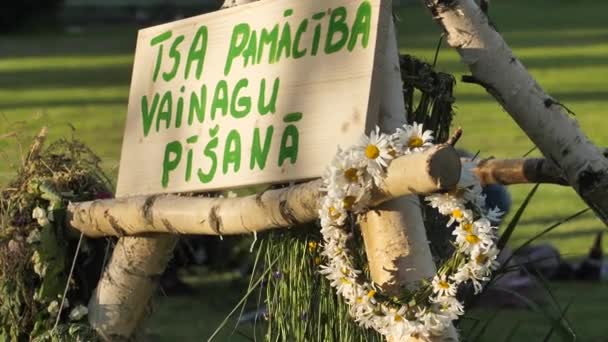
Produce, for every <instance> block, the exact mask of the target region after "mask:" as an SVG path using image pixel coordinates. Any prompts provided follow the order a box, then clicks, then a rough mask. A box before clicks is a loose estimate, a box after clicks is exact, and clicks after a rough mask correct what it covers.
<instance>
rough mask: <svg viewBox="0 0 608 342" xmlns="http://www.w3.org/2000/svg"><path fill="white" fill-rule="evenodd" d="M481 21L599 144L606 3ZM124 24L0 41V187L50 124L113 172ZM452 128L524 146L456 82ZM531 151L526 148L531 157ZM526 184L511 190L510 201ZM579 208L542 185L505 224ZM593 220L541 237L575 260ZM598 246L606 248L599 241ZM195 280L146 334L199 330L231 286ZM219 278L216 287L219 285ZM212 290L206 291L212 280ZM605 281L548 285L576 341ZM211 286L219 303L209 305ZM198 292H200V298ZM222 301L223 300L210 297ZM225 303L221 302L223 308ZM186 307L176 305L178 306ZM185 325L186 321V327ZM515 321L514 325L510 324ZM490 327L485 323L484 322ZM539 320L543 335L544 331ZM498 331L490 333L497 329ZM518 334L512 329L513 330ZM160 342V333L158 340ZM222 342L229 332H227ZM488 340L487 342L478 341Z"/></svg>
mask: <svg viewBox="0 0 608 342" xmlns="http://www.w3.org/2000/svg"><path fill="white" fill-rule="evenodd" d="M490 12H491V16H492V19H493V21H494V22H495V23H496V25H497V27H498V28H499V30H500V31H501V33H503V35H504V37H505V38H506V40H507V41H508V42H509V44H510V45H511V47H512V48H513V49H514V51H515V53H516V55H517V56H518V57H519V58H520V59H521V60H522V61H523V63H524V64H525V65H527V66H528V67H529V69H530V71H531V72H532V74H533V75H534V76H535V77H536V78H537V80H538V81H539V82H540V84H541V85H542V86H543V87H544V88H545V89H546V90H547V91H548V92H549V93H550V94H552V95H553V96H554V97H555V98H556V99H558V100H559V101H561V102H562V103H564V104H565V105H567V106H568V107H569V108H570V109H572V110H573V111H574V112H575V113H576V119H577V120H578V122H579V124H580V125H581V127H582V129H583V130H584V131H585V132H586V133H587V134H588V136H589V137H590V138H591V140H592V141H594V142H595V143H596V144H598V145H601V146H608V135H607V134H605V133H604V130H605V127H606V124H607V123H608V119H606V114H607V109H606V108H608V25H606V18H605V14H606V13H608V3H603V2H598V1H590V0H578V1H565V0H554V1H540V0H539V1H523V0H508V1H507V0H495V1H492V6H491V9H490ZM399 16H400V18H401V22H400V25H399V43H400V47H401V51H402V52H404V53H409V54H412V55H415V56H417V57H419V58H423V59H425V60H427V61H432V60H433V56H434V53H435V46H436V44H437V41H438V38H439V34H440V31H439V29H438V27H437V25H436V24H434V23H433V22H432V20H431V18H430V16H429V15H428V14H427V13H425V11H424V9H423V8H422V6H420V5H419V4H417V3H415V4H412V5H411V6H407V7H405V8H403V9H401V10H400V11H399ZM135 39H136V28H135V27H125V26H121V27H113V28H109V27H101V28H86V29H85V30H84V31H83V32H82V33H73V34H67V33H63V32H47V33H36V34H15V35H8V36H0V158H2V159H0V160H2V163H1V164H0V182H1V183H6V181H7V180H8V179H10V177H11V176H12V174H13V170H14V168H15V166H16V165H17V164H18V163H19V158H20V156H21V155H22V154H23V152H22V151H23V149H26V148H27V146H28V144H29V142H30V140H31V137H32V136H33V135H34V134H35V133H36V132H37V131H38V130H39V129H40V127H41V126H43V125H47V126H49V127H50V132H51V139H54V138H59V137H68V136H71V135H72V130H73V129H75V134H76V136H77V137H78V138H80V139H82V140H84V141H85V142H86V143H88V144H89V145H90V146H91V147H92V148H93V149H94V150H95V151H96V152H97V153H99V155H100V156H101V157H102V158H103V161H104V165H105V167H106V169H107V170H108V171H109V172H110V173H111V174H113V175H116V172H117V166H118V161H119V155H120V145H121V140H122V135H123V126H124V121H125V114H126V108H127V98H128V91H129V82H130V77H131V65H132V59H133V51H134V44H135ZM437 68H438V69H439V70H442V71H446V72H450V73H454V74H455V75H456V77H457V79H459V78H460V76H461V75H462V74H465V73H466V70H465V68H464V67H463V66H462V65H461V64H460V63H459V60H458V56H457V54H456V53H455V52H454V51H452V50H450V49H449V48H447V47H445V46H444V47H443V48H442V49H441V51H440V54H439V59H438V63H437ZM455 96H456V99H457V102H456V104H457V108H456V110H457V117H456V123H455V125H457V126H462V127H463V128H464V130H465V134H464V137H463V139H462V140H461V142H460V143H459V144H461V146H462V147H465V148H467V149H469V150H472V151H478V150H479V151H480V153H481V155H482V156H495V157H501V158H502V157H504V158H514V157H520V156H522V155H523V154H524V153H525V152H527V151H528V150H529V149H530V148H531V147H532V146H533V145H532V143H531V142H530V140H529V139H528V138H527V137H526V136H525V135H524V134H523V133H522V132H521V131H520V130H519V128H518V127H517V126H516V125H515V123H514V122H513V121H512V120H511V118H510V117H509V115H508V114H507V113H505V112H504V111H503V110H502V109H501V108H500V107H499V106H498V105H497V104H496V102H495V101H494V99H493V98H492V97H490V96H489V95H488V94H486V93H485V92H484V91H483V89H481V88H480V87H479V86H475V85H469V84H463V83H458V85H457V88H456V93H455ZM533 155H538V154H533ZM529 190H530V186H514V187H512V188H511V191H512V197H513V199H514V207H515V208H516V207H517V206H518V205H519V203H521V201H522V199H523V198H524V197H525V195H526V194H527V192H528V191H529ZM581 208H584V204H583V203H582V201H581V200H579V199H578V197H577V196H576V194H575V193H574V192H573V191H572V190H571V189H569V188H565V187H557V186H549V185H543V186H541V188H540V190H539V192H538V193H537V195H536V198H535V199H534V200H533V201H532V204H531V205H530V206H529V207H528V210H527V212H526V213H525V215H524V217H523V219H522V222H521V224H520V225H519V227H518V229H517V230H516V232H515V234H514V236H513V241H512V245H513V246H515V245H518V244H521V243H522V242H524V241H525V240H526V239H528V238H529V237H531V236H533V235H535V234H536V233H538V232H539V231H541V230H542V229H543V228H545V227H547V226H549V225H550V224H552V223H553V222H555V221H556V220H559V219H560V218H563V217H566V216H568V215H570V214H572V213H574V212H576V211H578V210H580V209H581ZM603 229H604V228H603V225H602V224H601V222H600V221H599V220H597V219H596V218H595V217H594V215H593V214H591V213H588V214H585V215H583V216H582V217H580V218H578V219H576V220H574V221H572V222H570V223H567V224H564V225H562V226H560V227H558V228H557V229H555V230H554V231H553V232H551V233H550V234H548V235H547V236H546V237H544V238H542V239H541V240H542V241H544V242H550V243H552V244H554V245H556V246H558V247H559V249H560V250H561V251H562V253H563V254H565V255H567V256H571V257H573V258H577V257H580V256H582V255H584V254H585V253H586V252H587V250H588V247H589V246H590V244H591V242H592V240H593V237H594V235H595V233H596V232H598V231H602V230H603ZM606 251H608V248H606ZM218 281H219V282H220V285H217V284H215V285H213V284H202V285H201V286H202V287H201V289H202V291H204V292H203V293H201V295H200V298H198V299H196V300H192V299H191V298H187V299H171V300H165V301H162V302H161V303H160V309H159V312H158V314H157V315H155V316H154V317H153V324H152V325H151V328H150V331H151V332H152V333H153V334H156V335H159V336H161V337H162V336H165V338H164V340H167V341H170V340H173V339H172V338H171V336H175V337H178V336H176V334H180V336H181V337H183V340H200V339H202V338H203V337H205V338H206V337H207V336H208V333H209V332H210V330H212V327H215V325H216V324H217V323H218V322H219V321H220V320H221V316H222V315H223V314H224V313H225V312H227V310H229V309H230V308H229V306H230V305H232V304H233V303H234V302H235V301H236V300H237V299H238V293H239V291H240V288H239V287H238V286H232V287H227V288H226V287H225V286H226V284H232V282H231V281H226V280H218ZM222 284H223V285H222ZM214 286H215V287H214ZM605 287H606V286H604V285H602V286H588V285H582V284H566V285H564V284H558V285H556V288H557V294H558V297H559V298H560V299H563V300H564V301H569V300H573V301H572V306H571V308H570V310H569V312H570V315H569V317H571V319H572V320H573V321H574V325H575V327H576V328H577V329H578V331H579V332H580V336H581V340H582V341H606V338H605V337H603V336H604V334H603V332H605V331H608V329H606V328H605V327H604V326H603V325H602V323H601V317H603V316H605V314H607V313H608V310H605V309H604V308H603V306H602V304H601V303H603V302H605V301H606V300H608V298H607V296H608V295H607V293H608V292H607V291H606V288H605ZM220 289H225V291H222V293H223V294H224V295H225V299H226V301H220V300H217V303H216V304H213V305H216V306H213V305H211V304H209V303H210V302H209V300H211V299H212V297H214V300H215V299H216V298H215V296H216V292H217V291H220ZM207 291H208V293H206V292H207ZM221 298H224V297H221ZM227 303H228V304H227ZM184 307H187V309H184ZM500 315H501V317H503V316H504V321H505V322H507V323H508V324H507V323H503V322H502V321H501V322H500V323H499V324H496V323H494V324H493V325H492V326H491V327H490V329H489V331H490V332H495V333H500V331H501V329H504V327H505V326H506V325H516V324H519V326H520V327H519V328H518V331H521V333H520V334H521V336H541V338H542V336H543V334H544V333H542V332H533V331H531V330H530V329H532V327H535V326H536V327H537V326H539V325H536V324H532V323H535V322H537V321H538V320H540V319H541V318H540V316H539V315H534V314H530V313H521V312H519V311H517V312H509V311H505V312H501V313H500ZM193 320H194V322H193ZM518 322H519V323H518ZM495 326H496V327H495ZM547 327H548V326H546V325H545V326H544V328H543V329H544V330H543V331H546V330H548V328H547ZM500 336H502V335H500ZM518 336H519V335H518ZM161 339H162V338H161ZM229 340H231V339H229ZM487 341H495V339H487Z"/></svg>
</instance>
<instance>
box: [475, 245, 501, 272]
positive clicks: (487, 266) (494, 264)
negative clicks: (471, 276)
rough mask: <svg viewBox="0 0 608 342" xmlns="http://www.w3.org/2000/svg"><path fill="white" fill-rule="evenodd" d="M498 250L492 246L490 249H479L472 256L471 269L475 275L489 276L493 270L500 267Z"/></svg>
mask: <svg viewBox="0 0 608 342" xmlns="http://www.w3.org/2000/svg"><path fill="white" fill-rule="evenodd" d="M498 253H499V251H498V248H496V247H494V246H491V247H490V248H488V249H481V248H480V249H477V250H475V251H474V252H473V253H472V254H471V262H470V264H471V266H470V267H471V269H472V271H473V272H475V273H480V274H483V275H484V276H489V275H490V272H491V271H492V270H495V269H497V268H498V266H500V264H499V262H498V260H497V258H498Z"/></svg>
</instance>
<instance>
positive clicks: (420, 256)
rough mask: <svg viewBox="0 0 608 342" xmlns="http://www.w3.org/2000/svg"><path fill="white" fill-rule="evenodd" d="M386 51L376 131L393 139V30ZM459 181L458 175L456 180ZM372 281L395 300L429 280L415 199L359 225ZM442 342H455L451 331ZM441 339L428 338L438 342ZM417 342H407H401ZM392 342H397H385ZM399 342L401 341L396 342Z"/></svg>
mask: <svg viewBox="0 0 608 342" xmlns="http://www.w3.org/2000/svg"><path fill="white" fill-rule="evenodd" d="M385 34H386V35H387V39H385V41H386V46H385V48H384V50H383V52H384V53H383V54H382V55H381V56H377V57H376V58H380V63H381V64H382V69H383V70H382V72H383V76H384V77H383V78H382V84H377V85H375V86H379V87H381V88H382V90H383V91H382V96H383V98H382V100H381V101H380V104H381V105H380V115H379V126H380V129H381V130H382V131H383V132H385V133H389V134H390V133H393V132H394V131H395V129H396V128H398V127H401V126H402V125H403V124H404V123H405V118H406V116H405V105H404V103H403V95H402V93H401V89H402V84H401V72H400V67H399V52H398V49H397V40H396V37H395V27H394V26H393V25H392V24H390V25H388V32H385ZM459 176H460V175H459ZM359 223H360V226H361V232H362V234H363V240H364V243H365V250H366V254H367V260H368V264H369V269H370V274H371V277H372V280H373V281H374V282H375V283H376V284H378V285H379V286H380V287H381V288H382V289H383V291H386V292H387V293H389V294H395V295H396V294H399V292H400V289H403V288H407V287H408V286H410V285H412V284H413V283H415V282H417V281H419V280H421V279H423V278H429V277H432V276H433V275H434V274H435V272H436V268H435V264H434V262H433V257H432V255H431V250H430V248H429V242H428V240H427V236H426V230H425V227H424V220H423V218H422V211H421V208H420V202H419V200H418V196H417V195H409V196H405V197H401V198H398V199H395V200H393V201H389V202H387V203H385V204H383V205H381V206H379V207H377V208H375V209H374V210H371V211H369V212H368V213H367V214H365V215H361V217H360V219H359ZM445 339H447V340H452V341H457V340H458V335H457V333H456V330H455V329H453V327H452V328H451V329H450V330H449V331H448V333H447V334H446V336H445ZM442 340H444V338H440V337H438V338H434V339H433V341H442ZM418 341H422V340H420V339H418V338H414V337H412V338H408V339H407V341H406V342H418ZM390 342H398V341H390ZM399 342H401V341H399Z"/></svg>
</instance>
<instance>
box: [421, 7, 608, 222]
mask: <svg viewBox="0 0 608 342" xmlns="http://www.w3.org/2000/svg"><path fill="white" fill-rule="evenodd" d="M425 3H426V5H427V7H428V8H429V9H430V10H431V13H432V14H433V17H434V19H435V20H436V21H437V23H438V24H439V25H440V26H441V27H442V28H443V29H444V31H445V32H446V34H447V42H448V44H449V45H450V46H451V47H453V48H455V49H456V50H457V51H458V52H459V53H460V56H461V57H462V61H463V62H464V63H465V64H466V65H467V66H468V67H469V69H470V70H471V73H472V76H469V77H468V80H469V81H471V82H474V83H477V84H479V85H481V86H483V87H484V88H485V89H486V90H487V91H488V92H489V93H490V94H491V95H492V96H494V97H495V98H496V100H497V101H498V102H499V103H500V104H501V105H502V106H503V107H504V109H505V110H506V111H507V112H508V113H509V114H510V115H511V117H512V118H513V120H515V122H516V123H517V124H518V125H519V126H520V128H521V129H522V130H523V131H524V132H525V133H526V134H527V135H528V137H530V139H531V140H532V141H533V142H534V143H535V144H536V146H538V148H539V149H540V151H541V152H542V153H543V154H544V155H545V157H546V158H547V159H548V160H550V161H551V162H552V163H553V164H555V165H557V166H558V167H559V168H560V169H561V170H563V172H564V177H565V179H567V181H568V184H570V185H571V186H572V187H573V188H574V189H575V190H576V192H577V193H578V194H579V196H580V197H581V198H582V199H583V200H585V202H586V203H587V204H588V205H589V206H590V207H591V208H592V209H593V210H594V211H595V213H596V215H597V216H599V217H600V218H601V219H602V221H604V223H605V224H608V196H606V194H607V193H608V160H606V159H605V158H604V157H603V155H602V153H601V152H600V150H598V148H597V147H596V146H594V145H593V144H592V143H591V141H590V140H589V138H587V136H585V134H584V133H583V132H582V131H581V129H580V128H579V126H578V124H577V122H576V121H575V120H574V119H573V118H572V117H570V116H569V115H568V112H567V110H565V109H564V108H563V106H561V105H560V103H559V102H558V101H557V100H555V99H553V98H552V97H551V96H550V95H548V94H547V93H545V92H544V90H543V89H542V88H541V87H540V85H539V84H538V83H537V82H536V80H535V79H534V78H533V77H532V75H530V73H529V72H528V70H527V69H526V68H525V67H524V65H523V64H522V63H521V62H520V61H519V59H518V58H517V57H516V56H515V55H514V54H513V51H512V50H511V48H509V46H508V45H507V43H506V42H505V41H504V39H503V38H502V37H501V35H500V34H499V33H498V32H496V30H495V29H494V28H493V26H492V25H491V24H490V23H489V20H488V17H487V16H486V14H484V13H483V11H482V10H481V9H480V8H479V7H478V6H477V4H476V3H475V1H474V0H450V1H446V0H425Z"/></svg>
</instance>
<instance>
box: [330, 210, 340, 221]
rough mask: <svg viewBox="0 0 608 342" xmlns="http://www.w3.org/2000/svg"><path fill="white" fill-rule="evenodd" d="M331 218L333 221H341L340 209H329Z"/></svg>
mask: <svg viewBox="0 0 608 342" xmlns="http://www.w3.org/2000/svg"><path fill="white" fill-rule="evenodd" d="M329 218H331V219H332V220H337V219H339V218H340V213H339V212H338V209H336V208H334V207H329Z"/></svg>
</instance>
